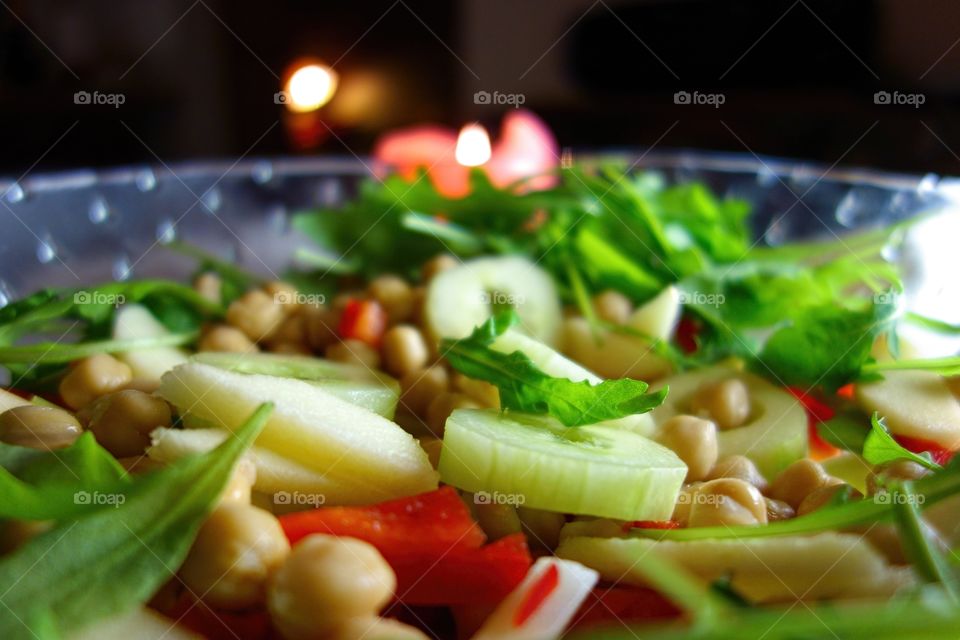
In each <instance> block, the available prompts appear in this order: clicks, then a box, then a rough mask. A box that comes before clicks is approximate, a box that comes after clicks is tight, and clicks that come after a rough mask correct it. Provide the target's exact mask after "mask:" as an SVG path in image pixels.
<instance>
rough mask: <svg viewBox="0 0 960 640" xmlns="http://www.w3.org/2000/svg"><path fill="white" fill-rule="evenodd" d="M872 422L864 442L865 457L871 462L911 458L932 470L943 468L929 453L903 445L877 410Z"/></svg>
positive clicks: (874, 463) (871, 419)
mask: <svg viewBox="0 0 960 640" xmlns="http://www.w3.org/2000/svg"><path fill="white" fill-rule="evenodd" d="M870 424H871V429H870V433H869V434H867V437H866V439H865V440H864V442H863V458H864V460H866V461H867V462H869V463H870V464H873V465H879V464H884V463H886V462H895V461H897V460H910V461H912V462H916V463H917V464H920V465H923V466H924V467H926V468H927V469H930V470H932V471H940V470H941V469H942V468H943V467H941V466H940V465H939V464H937V463H936V462H934V461H933V459H932V458H931V457H930V454H929V453H914V452H913V451H910V450H908V449H905V448H904V447H902V446H901V445H900V443H899V442H897V441H896V440H894V439H893V436H891V435H890V432H889V431H888V430H887V427H886V425H884V424H883V419H882V418H878V417H877V413H876V412H874V414H873V416H872V417H871V418H870Z"/></svg>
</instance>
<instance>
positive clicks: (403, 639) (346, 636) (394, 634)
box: [290, 616, 429, 640]
mask: <svg viewBox="0 0 960 640" xmlns="http://www.w3.org/2000/svg"><path fill="white" fill-rule="evenodd" d="M295 638H296V636H293V637H291V638H290V640H295ZM357 638H363V640H429V638H428V637H427V636H426V635H424V633H423V632H422V631H420V630H419V629H417V628H416V627H411V626H410V625H408V624H404V623H402V622H400V621H398V620H392V619H390V618H380V617H378V616H361V617H358V618H350V619H349V620H347V621H346V622H344V623H342V624H340V625H338V626H337V627H336V628H335V629H333V630H332V631H331V632H330V633H329V634H328V635H325V636H324V640H357Z"/></svg>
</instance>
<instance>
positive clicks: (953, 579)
mask: <svg viewBox="0 0 960 640" xmlns="http://www.w3.org/2000/svg"><path fill="white" fill-rule="evenodd" d="M891 502H893V505H894V508H893V512H894V515H895V521H896V523H897V529H898V530H899V531H900V544H901V546H902V547H903V550H904V553H905V554H906V555H907V557H908V558H910V560H911V562H912V564H913V567H914V569H915V570H916V571H917V574H918V575H919V576H920V577H921V578H922V579H923V580H924V581H926V582H938V583H940V584H942V585H943V588H944V591H946V593H947V594H948V595H949V596H950V598H951V599H952V600H953V601H954V603H957V602H958V598H960V595H958V593H960V592H958V584H957V576H956V575H955V574H954V572H953V569H952V567H950V565H949V563H948V562H947V559H946V558H945V557H944V556H943V554H942V553H940V550H939V549H938V548H937V546H936V544H934V543H933V541H932V540H931V539H930V533H928V531H927V528H926V525H925V524H924V522H923V520H922V518H921V517H920V509H919V507H918V506H917V502H918V496H917V494H916V493H915V492H914V490H913V483H912V482H911V481H909V480H906V481H903V482H901V483H899V486H894V487H893V499H892V500H891Z"/></svg>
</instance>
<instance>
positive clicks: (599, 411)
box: [441, 309, 667, 427]
mask: <svg viewBox="0 0 960 640" xmlns="http://www.w3.org/2000/svg"><path fill="white" fill-rule="evenodd" d="M517 322H518V316H517V314H516V312H515V311H513V310H512V309H511V310H507V311H504V312H501V313H498V314H495V315H494V316H493V317H491V318H490V319H489V320H488V321H487V322H485V323H484V324H482V325H480V326H479V327H477V328H476V330H474V332H473V334H472V335H470V337H468V338H464V339H462V340H444V341H443V343H442V344H441V352H442V353H444V354H445V356H446V358H447V360H448V361H449V362H450V364H451V365H452V366H453V367H454V368H455V369H456V370H457V371H459V372H460V373H462V374H464V375H466V376H469V377H471V378H476V379H478V380H486V381H487V382H490V383H492V384H494V385H496V386H497V388H498V389H499V390H500V402H501V404H502V405H503V407H504V408H507V409H513V410H516V411H524V412H526V413H538V414H548V415H551V416H553V417H554V418H556V419H558V420H559V421H560V422H562V423H563V424H564V425H565V426H568V427H578V426H582V425H585V424H595V423H597V422H603V421H605V420H614V419H617V418H622V417H624V416H629V415H634V414H637V413H645V412H647V411H650V410H651V409H653V408H654V407H657V406H659V405H660V404H662V403H663V399H664V398H665V397H666V395H667V389H662V390H660V391H658V392H656V393H649V394H648V393H646V391H647V388H648V386H649V385H647V383H645V382H641V381H640V380H630V379H622V380H604V381H603V382H601V383H600V384H590V383H589V382H587V381H585V380H584V381H582V382H573V381H571V380H567V379H566V378H554V377H551V376H548V375H547V374H545V373H543V372H542V371H541V370H540V369H538V368H537V367H536V365H534V364H533V362H532V361H531V360H530V358H528V357H527V356H526V355H524V354H523V353H522V352H520V351H515V352H513V353H510V354H506V353H501V352H499V351H495V350H494V349H492V348H491V346H490V345H491V344H492V343H493V341H494V340H495V339H496V338H497V337H499V336H501V335H503V333H504V332H505V331H506V330H507V329H509V328H510V327H511V326H513V325H514V324H516V323H517Z"/></svg>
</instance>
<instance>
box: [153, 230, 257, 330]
mask: <svg viewBox="0 0 960 640" xmlns="http://www.w3.org/2000/svg"><path fill="white" fill-rule="evenodd" d="M164 246H165V247H166V248H168V249H171V250H172V251H176V252H177V253H180V254H183V255H185V256H190V257H191V258H195V259H196V260H197V261H198V263H199V266H198V267H197V271H196V273H195V274H194V278H196V277H197V276H199V275H200V274H203V273H213V274H216V275H217V276H218V277H219V278H220V302H221V304H222V305H223V306H226V305H229V304H230V303H231V302H233V301H234V300H236V299H237V298H239V297H240V296H241V295H243V293H244V292H246V291H247V290H248V289H251V288H253V287H256V286H259V285H261V284H263V278H261V277H260V276H258V275H257V274H255V273H252V272H250V271H247V270H246V269H243V268H241V267H239V266H237V264H235V263H233V262H229V261H227V260H224V259H222V258H220V257H218V256H216V255H214V254H212V253H210V252H209V251H206V250H204V249H202V248H200V247H198V246H196V245H193V244H190V243H188V242H182V241H179V240H175V241H174V242H171V243H169V244H166V245H164ZM168 328H169V327H168Z"/></svg>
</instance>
